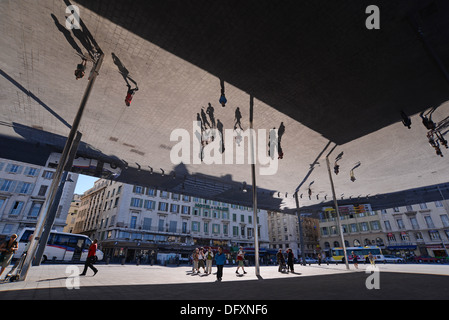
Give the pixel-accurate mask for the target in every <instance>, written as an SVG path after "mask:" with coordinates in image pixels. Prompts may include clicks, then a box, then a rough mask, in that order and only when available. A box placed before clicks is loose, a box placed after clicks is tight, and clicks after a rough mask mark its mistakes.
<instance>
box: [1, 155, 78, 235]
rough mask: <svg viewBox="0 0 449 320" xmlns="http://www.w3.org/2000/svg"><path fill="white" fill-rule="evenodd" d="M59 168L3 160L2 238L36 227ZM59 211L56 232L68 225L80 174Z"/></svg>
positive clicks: (69, 186) (69, 185) (72, 180)
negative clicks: (56, 170) (56, 169)
mask: <svg viewBox="0 0 449 320" xmlns="http://www.w3.org/2000/svg"><path fill="white" fill-rule="evenodd" d="M54 172H55V169H53V168H49V167H48V166H45V167H42V166H36V165H31V164H27V163H24V162H19V161H12V160H8V159H2V158H0V235H1V236H9V235H11V234H13V233H19V232H20V231H21V230H22V229H23V228H25V227H32V228H33V227H35V226H36V222H37V219H38V217H39V215H40V214H41V212H42V209H43V205H44V202H45V200H46V197H47V196H48V193H49V189H50V185H51V183H52V179H53V174H54ZM69 177H70V180H69V181H70V182H66V183H65V185H64V190H63V192H62V196H61V200H60V202H59V206H58V209H57V212H56V218H55V221H54V225H53V229H55V230H57V231H62V230H63V228H64V226H65V224H66V217H67V213H68V211H69V208H70V203H71V200H72V196H73V192H74V190H75V185H76V181H77V179H78V175H77V174H70V175H69Z"/></svg>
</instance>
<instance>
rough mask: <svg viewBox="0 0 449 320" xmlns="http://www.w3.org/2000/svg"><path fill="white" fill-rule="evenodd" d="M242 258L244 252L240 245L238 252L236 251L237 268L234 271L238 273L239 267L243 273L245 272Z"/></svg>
mask: <svg viewBox="0 0 449 320" xmlns="http://www.w3.org/2000/svg"><path fill="white" fill-rule="evenodd" d="M244 260H245V252H244V251H243V247H240V248H239V252H238V253H237V270H236V271H235V273H237V274H239V268H240V267H241V268H242V270H243V273H244V274H246V271H245V268H244Z"/></svg>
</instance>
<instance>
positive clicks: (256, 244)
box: [249, 96, 260, 277]
mask: <svg viewBox="0 0 449 320" xmlns="http://www.w3.org/2000/svg"><path fill="white" fill-rule="evenodd" d="M253 116H254V97H253V96H250V100H249V128H250V144H251V177H252V186H253V225H254V231H253V232H254V260H255V261H254V262H255V267H256V276H257V277H260V266H259V232H258V231H259V228H258V223H257V186H256V157H255V146H254V129H253Z"/></svg>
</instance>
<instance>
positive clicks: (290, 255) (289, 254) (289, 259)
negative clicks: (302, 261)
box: [287, 249, 295, 273]
mask: <svg viewBox="0 0 449 320" xmlns="http://www.w3.org/2000/svg"><path fill="white" fill-rule="evenodd" d="M293 259H294V255H293V250H292V249H288V250H287V271H289V270H290V271H291V272H293V273H294V272H295V270H294V269H293V263H294V261H293Z"/></svg>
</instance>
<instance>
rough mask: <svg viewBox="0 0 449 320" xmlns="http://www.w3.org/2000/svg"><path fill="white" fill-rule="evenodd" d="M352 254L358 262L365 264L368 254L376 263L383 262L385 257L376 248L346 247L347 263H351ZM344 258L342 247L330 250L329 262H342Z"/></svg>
mask: <svg viewBox="0 0 449 320" xmlns="http://www.w3.org/2000/svg"><path fill="white" fill-rule="evenodd" d="M352 252H354V255H356V256H357V257H358V262H365V261H366V258H367V257H368V255H369V253H370V252H371V254H372V255H373V257H374V260H375V261H376V262H385V257H384V255H383V254H382V250H381V249H380V248H379V247H377V246H366V247H346V254H347V255H348V262H352ZM344 258H345V254H344V251H343V248H342V247H337V248H332V250H331V261H334V262H344V261H345V260H344Z"/></svg>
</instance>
